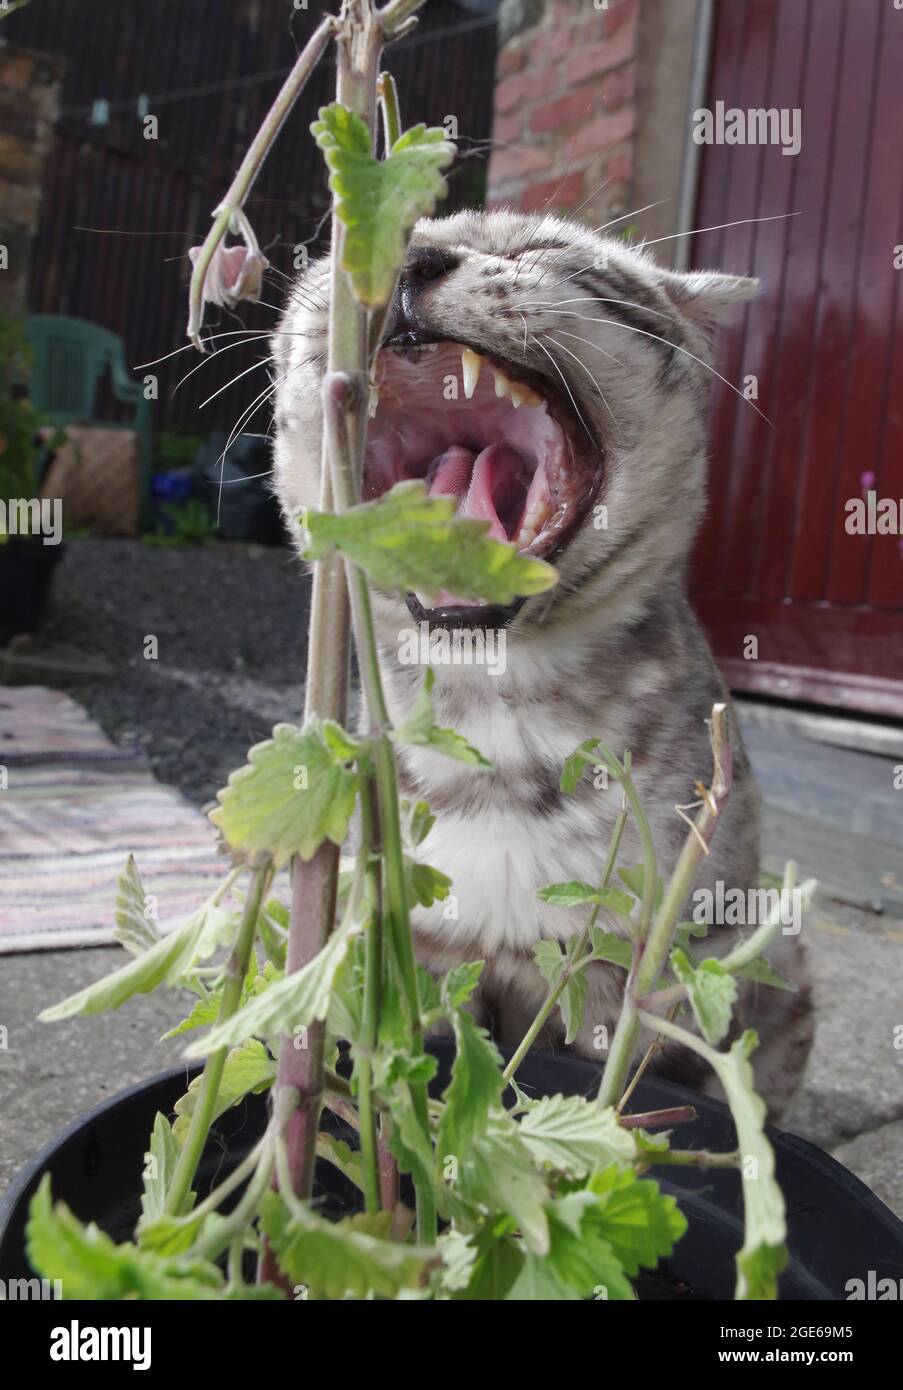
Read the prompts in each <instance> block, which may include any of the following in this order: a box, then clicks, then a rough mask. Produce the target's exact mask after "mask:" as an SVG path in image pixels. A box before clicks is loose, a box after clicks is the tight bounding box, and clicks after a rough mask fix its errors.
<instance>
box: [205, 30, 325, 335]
mask: <svg viewBox="0 0 903 1390" xmlns="http://www.w3.org/2000/svg"><path fill="white" fill-rule="evenodd" d="M335 27H336V21H335V18H334V17H333V16H332V15H326V16H325V17H324V18H323V19H322V20H321V21H320V23H319V24H318V25H317V27H316V29H315V30H314V32H313V34H312V35H311V37H310V38H309V39H308V41H307V43H306V44H305V46H304V48H303V50H302V52H301V53H300V54H299V56H298V58H297V60H296V62H295V66H294V67H293V68H292V70H291V72H290V73H289V75H288V77H287V78H286V80H285V82H284V83H283V85H282V89H281V91H280V92H279V95H278V96H277V98H276V100H275V101H274V102H273V105H272V106H271V107H270V109H269V111H268V112H267V115H266V118H265V120H264V122H263V125H262V126H261V127H260V129H259V130H258V132H257V134H256V135H255V137H254V140H253V142H252V144H251V146H250V149H249V150H248V152H247V154H246V155H245V157H244V159H243V160H242V161H241V164H240V165H239V168H238V173H237V174H236V175H235V178H234V179H233V180H232V183H231V184H230V186H229V191H228V193H227V194H226V196H225V198H224V199H223V201H222V202H221V203H220V205H219V207H218V208H217V209H216V213H215V219H216V220H215V221H214V223H213V226H212V227H211V228H210V231H209V232H208V233H207V236H206V237H205V239H204V244H203V246H202V247H201V250H200V254H199V255H198V258H197V261H196V262H195V265H194V269H193V271H192V275H191V287H190V289H189V292H188V337H189V338H190V339H191V341H192V343H194V345H195V347H196V348H197V349H198V351H199V352H203V351H204V344H203V342H202V340H201V326H202V324H203V318H204V281H205V280H206V278H207V271H208V270H209V268H210V262H211V261H212V260H213V257H214V255H215V254H216V251H217V249H218V247H219V244H220V242H221V241H222V239H223V237H224V236H225V235H226V232H227V231H228V228H229V223H230V221H231V220H232V217H233V215H234V214H235V213H236V212H238V211H240V209H241V208H242V207H243V206H244V203H245V200H246V198H247V196H248V194H249V193H250V191H251V189H252V187H253V185H254V181H255V179H256V178H257V175H258V174H259V173H260V170H261V168H262V167H263V162H264V160H265V159H266V157H267V155H268V154H269V152H270V148H271V146H272V144H273V142H274V140H275V139H276V136H277V135H278V134H279V132H280V130H281V129H282V126H283V125H284V123H285V120H286V117H287V116H288V115H289V112H290V111H291V109H292V107H293V106H294V104H295V102H296V101H297V100H298V97H299V95H300V93H301V91H302V89H303V87H304V84H305V83H306V82H307V79H308V78H309V77H310V74H311V73H312V72H313V70H314V68H315V67H316V66H317V63H318V62H319V61H320V58H321V57H322V55H323V50H324V49H325V47H326V45H327V43H328V42H329V40H330V38H331V36H332V34H333V33H334V32H335Z"/></svg>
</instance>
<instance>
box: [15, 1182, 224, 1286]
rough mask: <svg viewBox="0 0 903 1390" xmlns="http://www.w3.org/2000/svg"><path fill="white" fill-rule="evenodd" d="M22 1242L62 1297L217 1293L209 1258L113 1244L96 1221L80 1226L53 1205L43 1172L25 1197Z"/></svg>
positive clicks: (61, 1206) (217, 1280) (215, 1273)
mask: <svg viewBox="0 0 903 1390" xmlns="http://www.w3.org/2000/svg"><path fill="white" fill-rule="evenodd" d="M26 1246H27V1251H28V1258H29V1261H30V1262H31V1264H32V1266H33V1268H34V1269H35V1270H37V1272H38V1274H40V1275H41V1276H42V1277H43V1278H44V1279H51V1280H52V1279H59V1280H61V1281H62V1286H63V1297H64V1298H66V1299H74V1300H79V1299H89V1300H92V1301H93V1300H100V1301H104V1302H114V1301H119V1300H120V1299H134V1298H138V1299H176V1300H185V1299H216V1298H219V1297H220V1296H221V1293H222V1275H221V1274H220V1272H219V1270H218V1269H217V1268H216V1266H215V1265H213V1264H208V1263H207V1262H206V1261H201V1260H181V1259H179V1258H171V1257H161V1256H159V1255H157V1254H155V1253H154V1252H153V1251H148V1250H139V1248H138V1247H137V1246H135V1245H131V1244H125V1245H116V1244H114V1242H113V1241H112V1240H111V1239H110V1237H109V1236H108V1235H105V1234H104V1232H103V1231H101V1230H99V1229H98V1227H97V1226H95V1225H93V1224H92V1225H90V1226H83V1225H82V1224H81V1222H80V1221H78V1220H77V1219H76V1218H75V1217H74V1216H73V1215H72V1212H71V1211H70V1210H69V1208H68V1207H67V1206H65V1204H64V1203H62V1202H57V1204H56V1205H55V1206H54V1204H53V1202H52V1200H51V1196H50V1175H49V1174H45V1176H44V1178H43V1179H42V1181H41V1185H40V1187H39V1188H38V1190H37V1192H36V1193H35V1195H34V1197H33V1198H32V1199H31V1205H30V1207H29V1214H28V1225H27V1227H26Z"/></svg>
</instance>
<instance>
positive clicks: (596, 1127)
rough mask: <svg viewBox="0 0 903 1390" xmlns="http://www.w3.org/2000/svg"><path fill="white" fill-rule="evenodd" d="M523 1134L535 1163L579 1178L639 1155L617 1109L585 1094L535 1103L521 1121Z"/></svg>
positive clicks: (560, 1096) (550, 1097)
mask: <svg viewBox="0 0 903 1390" xmlns="http://www.w3.org/2000/svg"><path fill="white" fill-rule="evenodd" d="M520 1136H521V1139H522V1140H523V1141H524V1143H525V1144H526V1146H527V1148H528V1149H529V1150H530V1153H531V1154H532V1155H533V1158H534V1160H535V1162H537V1163H543V1164H549V1165H550V1166H551V1167H552V1168H555V1169H559V1170H561V1171H562V1172H565V1173H568V1174H570V1176H571V1177H575V1178H582V1177H585V1175H586V1174H587V1173H590V1172H592V1171H593V1170H594V1169H595V1168H604V1167H607V1166H608V1164H610V1163H622V1164H623V1163H631V1162H633V1160H634V1159H635V1158H636V1142H635V1141H634V1138H633V1135H632V1133H631V1131H630V1130H627V1129H624V1128H622V1126H621V1125H620V1124H619V1123H618V1119H617V1116H616V1114H615V1112H614V1109H613V1108H612V1107H611V1106H608V1107H605V1108H600V1107H599V1106H598V1105H596V1104H595V1102H591V1101H588V1100H586V1099H585V1098H584V1097H583V1096H564V1095H554V1096H547V1097H546V1098H545V1099H543V1100H538V1101H534V1102H531V1104H530V1105H529V1107H528V1109H527V1111H526V1114H524V1115H523V1116H522V1118H521V1121H520Z"/></svg>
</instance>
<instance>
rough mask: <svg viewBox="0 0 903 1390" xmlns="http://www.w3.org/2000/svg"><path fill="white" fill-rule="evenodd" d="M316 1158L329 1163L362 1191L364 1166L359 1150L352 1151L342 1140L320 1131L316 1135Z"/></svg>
mask: <svg viewBox="0 0 903 1390" xmlns="http://www.w3.org/2000/svg"><path fill="white" fill-rule="evenodd" d="M317 1157H318V1158H322V1159H325V1161H326V1162H327V1163H331V1164H332V1166H333V1168H337V1169H338V1170H339V1172H340V1173H341V1174H342V1176H343V1177H346V1178H347V1179H348V1181H349V1182H352V1183H354V1185H355V1187H358V1188H360V1190H361V1191H362V1192H363V1190H364V1165H363V1161H362V1159H361V1154H360V1150H359V1149H352V1147H351V1145H350V1144H346V1143H345V1140H344V1139H336V1137H335V1136H334V1135H332V1134H327V1133H326V1132H325V1131H323V1130H321V1131H320V1133H319V1134H318V1135H317Z"/></svg>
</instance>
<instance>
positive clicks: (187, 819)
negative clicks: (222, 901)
mask: <svg viewBox="0 0 903 1390" xmlns="http://www.w3.org/2000/svg"><path fill="white" fill-rule="evenodd" d="M129 854H134V856H135V860H136V862H137V865H138V872H139V873H140V874H141V877H142V880H143V882H144V887H145V891H146V892H147V893H153V894H154V895H155V896H156V898H157V904H158V920H159V924H160V926H161V928H165V926H166V925H167V924H168V923H172V922H175V921H177V920H179V919H181V918H183V917H185V916H187V915H188V913H190V912H192V911H194V909H195V908H196V907H198V906H199V905H200V903H201V902H202V901H203V899H204V898H205V897H207V896H208V895H209V894H210V893H211V892H212V891H213V889H214V888H215V886H216V884H217V883H218V882H219V880H220V879H221V878H223V876H224V875H225V873H226V871H227V868H228V862H227V860H226V859H225V858H224V857H223V856H222V855H220V854H218V853H217V849H216V837H215V832H214V829H213V827H212V826H211V825H210V823H209V821H208V820H207V818H206V816H205V815H203V813H202V812H201V811H198V810H197V809H196V808H195V807H193V806H191V805H189V803H188V802H187V801H185V800H184V798H183V797H182V796H181V795H180V794H179V793H178V792H177V791H174V790H173V789H172V788H171V787H165V786H163V785H162V784H161V783H160V782H158V781H157V780H156V778H155V777H154V776H153V774H152V773H151V772H150V771H149V770H148V769H147V767H146V766H145V764H144V759H143V756H142V754H141V753H140V752H139V751H138V750H135V751H133V750H131V749H128V748H117V747H116V746H115V744H113V743H112V742H111V741H110V740H109V739H108V738H107V737H106V735H105V734H104V733H103V731H102V730H101V729H100V728H99V727H98V726H97V725H96V724H95V723H94V722H93V720H91V719H90V718H89V717H88V715H87V714H86V712H85V711H84V710H83V709H82V708H81V706H80V705H78V704H76V702H75V701H74V700H71V699H70V698H69V696H68V695H65V694H63V693H62V692H61V691H57V690H47V689H45V688H44V687H43V686H13V687H0V953H2V952H8V951H34V950H49V949H54V948H57V947H63V946H87V945H107V944H109V943H110V942H112V941H113V940H114V939H115V938H114V936H113V904H114V900H115V896H116V878H117V876H118V874H119V873H120V872H121V870H122V868H123V865H124V864H125V860H126V857H127V855H129Z"/></svg>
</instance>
